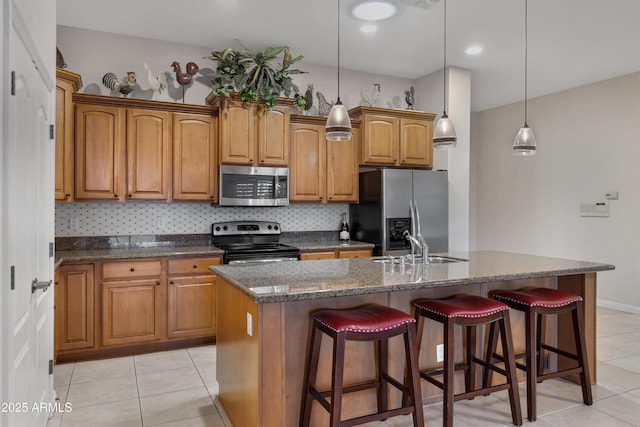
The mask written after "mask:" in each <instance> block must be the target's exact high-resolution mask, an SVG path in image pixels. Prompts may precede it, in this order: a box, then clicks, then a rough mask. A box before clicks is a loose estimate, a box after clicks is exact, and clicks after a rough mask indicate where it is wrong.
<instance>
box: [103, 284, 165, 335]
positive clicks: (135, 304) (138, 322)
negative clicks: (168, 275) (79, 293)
mask: <svg viewBox="0 0 640 427" xmlns="http://www.w3.org/2000/svg"><path fill="white" fill-rule="evenodd" d="M164 290H165V287H164V286H163V285H162V282H161V281H160V278H159V277H158V278H152V279H137V280H123V281H109V282H102V345H103V346H111V345H122V344H139V343H141V342H149V341H158V340H160V339H161V338H162V336H163V333H162V332H163V330H162V329H163V328H162V326H163V322H164V320H165V316H166V314H165V313H166V312H165V311H164V310H163V306H162V303H163V300H164V295H163V294H164Z"/></svg>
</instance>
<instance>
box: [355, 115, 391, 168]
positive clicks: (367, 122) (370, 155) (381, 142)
mask: <svg viewBox="0 0 640 427" xmlns="http://www.w3.org/2000/svg"><path fill="white" fill-rule="evenodd" d="M399 122H400V120H399V119H398V118H397V117H386V116H380V115H375V114H367V115H365V117H364V120H363V130H362V133H363V135H364V136H365V137H364V138H363V140H362V153H363V161H364V162H366V163H375V164H383V165H395V164H396V163H398V138H399V134H398V126H399Z"/></svg>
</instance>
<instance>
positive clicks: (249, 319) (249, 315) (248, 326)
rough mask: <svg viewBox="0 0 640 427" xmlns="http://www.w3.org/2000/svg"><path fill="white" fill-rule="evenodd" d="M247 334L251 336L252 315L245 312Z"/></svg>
mask: <svg viewBox="0 0 640 427" xmlns="http://www.w3.org/2000/svg"><path fill="white" fill-rule="evenodd" d="M247 335H249V336H250V337H252V336H253V315H252V314H251V313H249V312H247Z"/></svg>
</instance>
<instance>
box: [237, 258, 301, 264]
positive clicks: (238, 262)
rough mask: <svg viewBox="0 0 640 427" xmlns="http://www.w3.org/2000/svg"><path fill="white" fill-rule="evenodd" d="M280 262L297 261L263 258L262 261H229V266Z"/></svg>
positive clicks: (294, 259) (296, 259)
mask: <svg viewBox="0 0 640 427" xmlns="http://www.w3.org/2000/svg"><path fill="white" fill-rule="evenodd" d="M282 261H298V258H263V259H237V260H234V261H229V265H232V264H235V265H242V264H266V263H269V262H282Z"/></svg>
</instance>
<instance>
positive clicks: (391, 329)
mask: <svg viewBox="0 0 640 427" xmlns="http://www.w3.org/2000/svg"><path fill="white" fill-rule="evenodd" d="M312 318H313V325H312V329H311V340H310V347H309V353H308V355H307V369H306V372H305V380H304V384H305V386H304V389H303V395H302V409H301V412H300V426H303V427H308V426H309V422H310V419H311V405H312V403H313V400H317V401H318V402H319V403H320V404H321V405H322V407H323V408H324V409H326V410H327V411H328V412H329V416H330V426H331V427H338V426H342V427H348V426H354V425H358V424H363V423H367V422H370V421H377V420H384V419H387V418H389V417H393V416H396V415H406V414H413V424H414V426H415V427H418V426H419V427H423V426H424V418H423V414H422V397H421V394H420V378H419V377H418V359H417V357H418V346H417V344H416V331H415V320H414V318H413V317H411V316H409V315H407V314H405V313H403V312H402V311H399V310H396V309H393V308H390V307H385V306H379V305H374V306H367V307H360V308H353V309H349V310H322V311H318V312H315V313H313V315H312ZM320 332H323V333H325V334H327V335H328V336H330V337H331V338H333V364H332V377H331V389H330V390H327V391H318V390H317V389H316V387H315V381H316V373H317V370H318V359H319V356H320V345H321V342H322V334H321V333H320ZM397 335H404V349H405V355H406V369H407V372H408V375H407V378H406V379H405V384H403V383H400V382H399V381H397V380H396V379H395V378H392V377H391V376H390V375H389V374H388V371H387V364H388V360H387V354H388V341H387V340H388V339H389V338H391V337H394V336H397ZM347 340H354V341H374V342H375V345H374V348H375V350H376V351H377V378H376V379H374V380H372V381H369V382H366V383H363V384H357V385H353V386H344V385H343V371H344V357H345V344H346V341H347ZM389 384H391V385H392V386H394V387H396V388H397V389H399V390H401V391H402V392H403V396H408V397H407V398H406V399H403V404H402V406H401V407H399V408H396V409H389V408H388V393H387V392H388V385H389ZM372 388H375V389H376V390H377V403H378V408H377V412H376V413H375V414H371V415H365V416H362V417H357V418H352V419H349V420H344V421H341V420H340V418H341V410H342V394H343V393H352V392H357V391H362V390H367V389H372ZM327 397H330V400H331V402H329V401H328V400H327V399H326V398H327Z"/></svg>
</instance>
